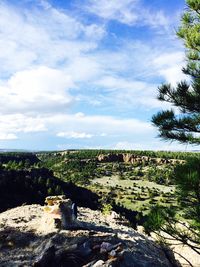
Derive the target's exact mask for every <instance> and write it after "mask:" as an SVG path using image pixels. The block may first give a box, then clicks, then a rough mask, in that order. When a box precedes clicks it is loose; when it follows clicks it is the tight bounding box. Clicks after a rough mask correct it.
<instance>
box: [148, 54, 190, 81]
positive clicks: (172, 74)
mask: <svg viewBox="0 0 200 267" xmlns="http://www.w3.org/2000/svg"><path fill="white" fill-rule="evenodd" d="M184 58H185V56H184V53H183V52H182V51H179V52H171V53H170V52H169V53H163V54H162V55H159V56H158V57H156V58H155V59H154V60H153V65H154V66H155V68H156V69H157V71H158V74H159V75H161V76H163V77H164V79H165V81H166V82H168V83H171V84H172V85H173V86H175V85H176V84H177V82H180V81H181V80H186V79H188V78H187V76H186V75H185V74H184V73H183V72H182V67H183V66H184V65H185V62H184Z"/></svg>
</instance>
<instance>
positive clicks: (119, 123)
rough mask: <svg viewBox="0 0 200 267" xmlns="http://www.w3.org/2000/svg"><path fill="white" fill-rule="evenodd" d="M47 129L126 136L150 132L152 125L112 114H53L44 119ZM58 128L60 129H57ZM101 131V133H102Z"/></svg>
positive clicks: (62, 131)
mask: <svg viewBox="0 0 200 267" xmlns="http://www.w3.org/2000/svg"><path fill="white" fill-rule="evenodd" d="M45 120H46V124H47V125H49V129H50V130H51V131H52V132H55V134H57V133H58V132H59V133H62V135H65V133H67V134H68V133H74V132H75V133H86V134H88V133H89V134H90V135H93V136H95V137H98V136H99V137H104V138H105V136H118V135H122V136H128V135H130V134H134V135H141V134H145V133H151V132H152V131H153V127H152V126H151V124H150V123H147V122H143V121H140V120H137V119H120V118H116V117H113V116H102V115H101V116H100V115H99V116H97V115H93V116H92V115H84V114H82V115H81V116H79V115H77V114H71V115H64V114H63V115H61V114H60V115H59V114H58V115H54V116H51V117H48V118H46V119H45ZM58 129H59V130H60V131H58ZM102 133H103V135H102Z"/></svg>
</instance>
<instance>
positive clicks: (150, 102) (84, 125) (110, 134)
mask: <svg viewBox="0 0 200 267" xmlns="http://www.w3.org/2000/svg"><path fill="white" fill-rule="evenodd" d="M183 9H184V0H176V1H174V0H168V1H166V0H151V1H149V0H123V1H122V0H48V1H47V0H21V1H19V0H1V1H0V148H15V149H32V150H38V149H40V150H52V149H53V150H55V149H59V150H60V149H72V148H112V149H156V150H158V149H167V150H171V149H182V150H185V149H186V147H185V146H180V145H177V144H176V143H172V144H171V143H169V142H167V143H166V142H163V141H160V140H159V139H158V138H157V134H158V132H157V130H156V129H155V128H154V127H153V126H152V125H151V117H152V115H153V114H155V113H156V112H157V111H158V110H161V109H165V108H167V105H165V104H164V103H161V102H159V101H157V100H156V94H157V87H158V86H159V85H160V84H162V83H165V82H169V83H172V84H174V85H175V84H176V82H177V81H180V80H181V79H185V77H184V76H183V74H182V73H181V66H183V65H184V47H183V45H182V42H181V41H180V40H178V39H177V37H176V35H175V31H176V28H177V27H178V25H179V21H180V15H181V13H182V12H183Z"/></svg>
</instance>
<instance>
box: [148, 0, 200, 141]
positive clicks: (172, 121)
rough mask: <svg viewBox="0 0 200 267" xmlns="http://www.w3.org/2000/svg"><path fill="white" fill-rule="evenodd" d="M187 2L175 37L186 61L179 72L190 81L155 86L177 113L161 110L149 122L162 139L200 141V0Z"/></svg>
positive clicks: (160, 97)
mask: <svg viewBox="0 0 200 267" xmlns="http://www.w3.org/2000/svg"><path fill="white" fill-rule="evenodd" d="M186 3H187V10H186V12H185V13H184V14H183V16H182V20H181V26H180V27H179V29H178V31H177V36H178V37H179V38H181V39H182V40H183V41H184V45H185V48H186V61H187V64H186V67H184V68H183V69H182V71H183V73H185V74H186V75H188V76H189V78H190V79H189V80H190V82H187V81H180V82H179V83H178V84H177V86H176V88H174V87H172V86H171V85H170V84H163V85H162V86H160V87H159V88H158V91H159V92H158V99H159V100H160V101H165V102H168V103H171V104H172V105H173V106H175V107H177V108H178V109H179V111H180V113H179V114H178V115H177V114H176V113H175V111H174V110H173V109H171V110H166V111H161V112H158V113H157V114H156V115H154V116H153V118H152V122H153V124H154V125H155V126H156V127H158V130H159V133H160V134H159V136H160V137H161V138H163V139H171V140H177V141H179V142H180V143H190V144H200V135H199V133H200V1H199V0H186Z"/></svg>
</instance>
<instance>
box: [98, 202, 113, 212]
mask: <svg viewBox="0 0 200 267" xmlns="http://www.w3.org/2000/svg"><path fill="white" fill-rule="evenodd" d="M112 209H113V207H112V205H111V204H107V203H103V204H102V208H101V211H102V213H103V215H110V213H111V211H112Z"/></svg>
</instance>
